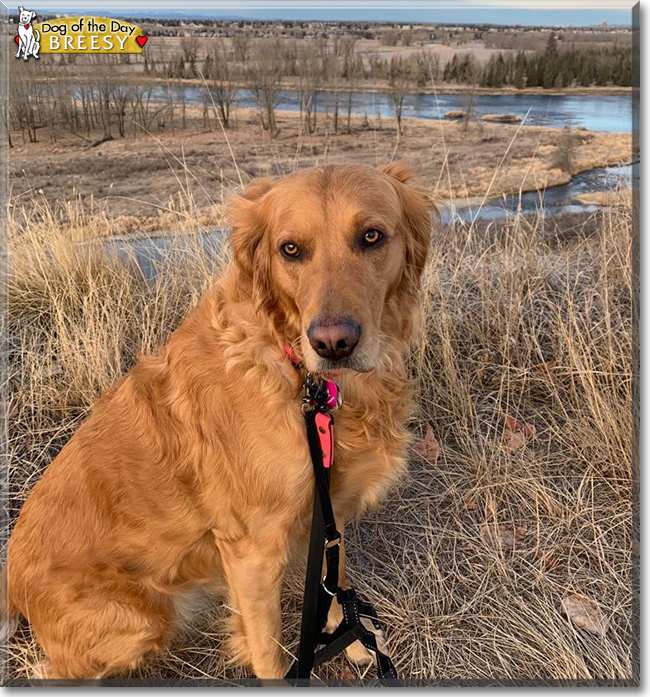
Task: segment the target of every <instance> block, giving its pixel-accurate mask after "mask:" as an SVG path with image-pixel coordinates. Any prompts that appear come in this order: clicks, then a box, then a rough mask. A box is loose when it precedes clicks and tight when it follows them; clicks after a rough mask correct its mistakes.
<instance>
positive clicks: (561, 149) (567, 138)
mask: <svg viewBox="0 0 650 697" xmlns="http://www.w3.org/2000/svg"><path fill="white" fill-rule="evenodd" d="M575 141H576V137H575V133H574V131H573V124H572V123H571V122H569V123H568V124H567V125H566V126H564V128H563V129H562V132H561V133H560V137H559V138H558V140H557V147H556V151H555V158H554V161H553V166H554V167H557V168H558V169H561V170H562V171H563V172H566V173H567V174H573V171H574V167H575Z"/></svg>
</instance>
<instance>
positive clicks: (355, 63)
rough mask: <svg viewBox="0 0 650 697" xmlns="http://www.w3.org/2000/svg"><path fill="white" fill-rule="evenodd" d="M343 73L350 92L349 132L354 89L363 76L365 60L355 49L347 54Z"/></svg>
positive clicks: (348, 104)
mask: <svg viewBox="0 0 650 697" xmlns="http://www.w3.org/2000/svg"><path fill="white" fill-rule="evenodd" d="M343 74H344V76H345V80H346V89H347V92H348V103H347V112H348V114H347V129H348V133H349V132H350V131H351V130H352V125H351V121H352V105H353V103H354V90H355V88H356V85H357V82H358V81H359V80H360V79H361V78H362V77H363V61H362V59H361V57H360V56H357V55H355V54H354V50H352V51H351V53H350V54H348V55H347V56H346V58H345V59H344V63H343Z"/></svg>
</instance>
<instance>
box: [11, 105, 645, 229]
mask: <svg viewBox="0 0 650 697" xmlns="http://www.w3.org/2000/svg"><path fill="white" fill-rule="evenodd" d="M319 119H320V121H319V124H318V130H317V131H316V132H315V133H314V134H311V135H308V134H301V132H300V122H299V118H298V116H297V114H295V113H291V112H279V119H278V123H279V127H280V133H279V135H278V137H276V138H275V139H270V138H269V136H268V134H267V133H265V132H263V131H262V130H261V129H260V127H259V125H258V124H257V117H256V114H255V113H254V112H252V111H251V110H240V111H239V112H238V114H237V120H236V125H235V127H234V128H232V129H229V130H227V131H224V130H222V129H221V128H220V126H219V125H218V123H217V122H216V121H215V118H214V115H210V116H209V124H206V123H205V121H204V120H203V118H202V110H201V109H200V108H188V110H187V123H186V126H187V127H186V129H185V130H183V131H179V130H176V132H175V133H173V134H171V133H163V134H160V135H157V134H152V135H147V136H139V137H138V138H137V139H135V140H134V139H133V138H124V139H119V138H117V139H115V140H113V141H109V142H106V143H103V144H102V145H101V146H99V147H90V146H89V142H88V141H87V140H85V139H82V138H79V137H75V136H72V135H65V134H60V135H59V136H57V142H56V143H51V142H47V141H46V138H47V134H45V133H41V134H40V137H41V138H42V139H43V140H42V141H41V142H38V143H28V144H23V143H22V142H20V137H19V134H15V136H14V143H15V147H14V148H13V149H12V150H11V151H10V159H9V174H10V206H14V207H15V208H16V209H18V210H19V209H20V208H21V207H24V208H25V209H26V210H29V208H30V206H31V203H30V202H31V201H32V200H33V197H38V198H40V199H43V198H44V199H45V201H46V202H47V203H49V204H50V205H51V206H52V207H53V208H54V207H56V206H59V207H60V206H62V205H63V202H65V201H72V200H75V199H77V198H79V199H81V201H82V202H83V204H84V207H85V209H86V210H87V211H88V212H92V213H93V214H99V215H101V216H105V217H106V218H108V219H109V220H111V221H112V222H111V226H110V228H111V229H110V230H108V232H111V233H115V232H117V233H119V232H132V231H146V230H155V229H160V226H161V225H163V226H165V225H166V224H171V223H174V222H175V221H178V220H187V221H190V222H191V223H192V224H196V222H197V221H198V222H200V223H202V224H221V223H223V204H224V202H225V201H226V200H227V199H228V197H229V196H230V195H232V193H234V192H235V191H240V190H241V187H242V184H243V185H245V184H246V183H247V182H249V181H251V180H252V179H254V178H256V177H260V176H272V177H277V176H282V175H285V174H288V173H290V172H292V171H294V170H295V169H298V168H304V167H311V166H317V165H323V164H326V163H334V162H343V161H346V162H358V163H364V164H368V165H372V166H378V165H381V164H384V163H386V162H390V161H392V160H398V159H403V160H405V161H407V162H408V163H409V164H411V165H412V166H414V167H415V168H416V169H417V171H418V174H419V181H420V182H421V183H422V184H423V185H424V186H425V187H427V188H428V189H429V190H430V191H431V193H432V194H433V196H434V197H435V198H436V199H438V200H439V201H440V202H441V204H443V205H444V204H445V202H447V203H449V200H450V199H455V200H456V202H458V199H463V198H467V197H474V198H476V197H478V198H479V200H480V199H482V198H483V197H488V196H497V195H499V194H502V193H510V192H517V191H520V190H522V191H526V190H532V189H536V188H543V187H547V186H552V185H555V184H563V183H566V182H568V181H569V180H570V178H571V175H572V174H575V173H577V172H580V171H584V170H587V169H591V168H593V167H602V166H606V165H613V164H619V163H622V162H626V161H629V160H630V157H631V136H630V135H629V134H611V133H599V132H589V131H580V130H576V131H574V132H573V134H572V135H571V136H570V137H565V136H560V133H561V132H560V131H559V130H558V129H549V128H538V127H532V126H530V127H529V126H523V127H519V126H517V125H507V124H489V123H476V124H470V125H469V128H465V126H464V124H462V123H456V122H439V121H430V120H426V119H414V118H410V119H408V120H407V121H406V122H405V124H406V126H405V132H404V133H403V135H402V136H401V137H398V136H397V132H396V128H395V121H394V119H381V121H379V120H377V119H374V120H372V119H371V120H370V121H369V122H368V123H365V124H364V122H363V119H362V117H357V118H354V119H353V122H352V126H353V128H352V132H351V133H347V132H339V133H338V134H335V133H333V128H332V123H331V120H330V121H329V122H327V121H326V119H325V117H324V116H319ZM341 121H342V122H343V128H344V126H345V119H344V117H343V118H341ZM98 137H99V134H98ZM92 139H93V136H92V134H91V137H90V140H92ZM567 149H570V150H571V155H570V157H569V158H567V156H566V150H567ZM567 161H568V162H569V163H570V166H571V171H570V172H569V171H567V169H566V167H567Z"/></svg>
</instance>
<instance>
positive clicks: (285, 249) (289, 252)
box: [280, 242, 300, 259]
mask: <svg viewBox="0 0 650 697" xmlns="http://www.w3.org/2000/svg"><path fill="white" fill-rule="evenodd" d="M280 251H281V252H282V254H284V256H285V257H287V258H288V259H295V258H296V257H299V256H300V249H298V245H297V244H294V243H293V242H285V243H284V244H283V245H282V246H281V247H280Z"/></svg>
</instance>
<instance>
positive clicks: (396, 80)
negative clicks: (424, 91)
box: [388, 56, 413, 135]
mask: <svg viewBox="0 0 650 697" xmlns="http://www.w3.org/2000/svg"><path fill="white" fill-rule="evenodd" d="M412 81H413V70H412V67H411V62H410V61H408V60H406V59H405V58H402V57H399V56H393V58H391V60H390V63H389V65H388V87H389V89H390V96H391V99H392V100H393V108H394V109H395V118H396V119H397V133H398V135H401V134H402V112H403V109H404V98H405V97H406V95H407V94H408V93H409V91H410V89H411V84H412Z"/></svg>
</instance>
